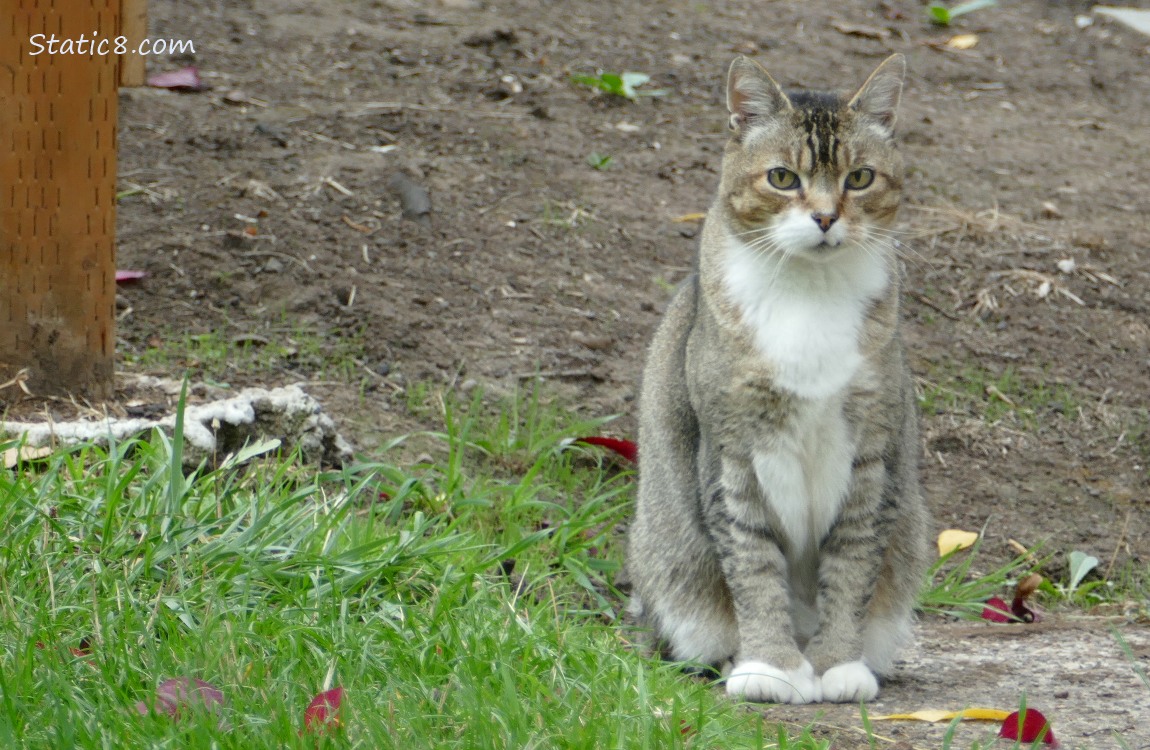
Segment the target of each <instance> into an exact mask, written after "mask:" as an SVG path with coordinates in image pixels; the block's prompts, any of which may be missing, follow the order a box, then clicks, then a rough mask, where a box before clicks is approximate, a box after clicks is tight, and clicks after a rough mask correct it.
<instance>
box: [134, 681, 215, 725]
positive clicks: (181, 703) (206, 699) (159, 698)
mask: <svg viewBox="0 0 1150 750" xmlns="http://www.w3.org/2000/svg"><path fill="white" fill-rule="evenodd" d="M224 704H225V701H224V694H223V693H222V692H220V690H219V688H217V687H216V686H214V685H212V684H211V683H210V682H204V681H203V680H199V679H194V678H191V677H173V678H172V679H168V680H164V681H163V682H161V683H160V686H159V687H158V688H156V701H155V704H154V705H153V706H152V708H149V707H148V704H147V703H145V702H144V701H139V702H138V703H136V711H137V712H138V713H139V714H140V715H141V716H147V715H148V714H150V713H151V712H152V709H153V708H154V709H155V711H156V712H157V713H164V714H167V715H168V716H170V717H172V718H173V719H177V720H178V719H179V718H180V712H181V711H182V710H184V709H186V708H191V709H198V708H202V709H206V710H207V711H210V712H212V713H215V712H216V711H217V710H219V709H220V708H222V707H223V706H224Z"/></svg>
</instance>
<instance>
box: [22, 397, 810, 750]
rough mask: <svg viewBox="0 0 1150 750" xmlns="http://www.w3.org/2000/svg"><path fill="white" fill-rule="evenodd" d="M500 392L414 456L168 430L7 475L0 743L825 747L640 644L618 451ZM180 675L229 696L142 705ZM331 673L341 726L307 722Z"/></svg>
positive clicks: (449, 420) (626, 480)
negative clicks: (605, 452) (208, 452)
mask: <svg viewBox="0 0 1150 750" xmlns="http://www.w3.org/2000/svg"><path fill="white" fill-rule="evenodd" d="M511 406H512V407H513V408H512V409H511V410H507V409H503V408H501V409H498V410H487V409H485V408H484V407H483V406H482V402H481V401H480V400H479V399H476V400H475V401H474V402H472V403H470V404H462V405H451V404H450V403H449V404H448V407H447V408H446V409H445V411H444V414H443V418H444V422H445V430H444V431H443V432H442V433H439V434H437V435H433V436H432V437H434V438H435V439H436V440H438V441H439V450H438V451H437V453H438V457H437V458H435V459H434V460H433V461H431V462H426V463H421V464H417V465H411V466H397V465H392V464H389V463H386V459H387V455H384V456H383V457H382V458H383V460H382V461H379V462H374V463H364V464H361V465H357V466H353V467H349V468H347V469H345V470H341V471H337V472H324V473H317V472H316V471H315V470H314V469H312V468H310V467H306V466H303V465H300V464H299V463H298V462H296V461H294V460H292V459H291V457H286V458H283V459H279V460H271V461H266V462H264V463H255V464H251V465H248V466H241V465H239V463H238V462H233V463H232V464H231V465H228V466H225V467H222V468H220V469H217V470H214V471H209V470H206V469H203V470H200V471H198V472H195V473H193V474H192V475H190V476H185V474H184V473H183V472H182V471H180V470H179V469H178V468H175V467H179V465H180V462H179V454H180V446H181V441H180V437H179V434H178V432H179V431H178V430H177V435H176V436H175V437H171V438H169V437H165V436H163V435H161V434H159V433H156V434H153V435H150V436H148V437H147V438H144V439H140V440H134V441H130V442H125V443H121V444H117V445H114V446H111V447H109V448H98V447H92V446H87V447H81V448H76V449H72V450H67V451H61V452H60V453H57V454H56V455H55V456H53V457H52V458H51V459H49V460H48V461H47V462H46V463H44V464H40V465H36V466H32V467H27V466H26V467H22V468H20V469H18V470H12V471H4V472H3V473H0V524H3V527H4V529H5V539H4V544H3V546H2V547H0V611H2V613H3V616H2V617H0V644H2V647H3V648H2V650H0V744H2V745H3V746H4V747H34V748H71V747H81V748H120V747H205V748H207V747H220V748H232V747H234V748H252V747H285V748H296V747H298V748H304V747H307V748H314V747H317V746H325V747H364V748H388V747H396V748H421V747H426V748H431V747H436V748H438V747H448V748H449V747H461V748H476V747H483V748H524V747H539V748H610V747H628V748H632V747H634V748H645V747H650V748H664V747H666V748H679V747H687V746H691V747H711V746H719V745H721V746H723V747H725V748H743V747H746V748H763V747H789V748H801V749H804V750H811V749H813V748H817V747H826V743H825V742H824V743H820V741H817V740H815V739H814V738H813V737H811V736H810V735H809V734H807V733H792V736H791V737H790V738H788V736H787V734H786V733H785V732H784V733H782V734H780V732H779V730H778V729H777V728H775V727H773V726H770V725H765V724H764V720H763V718H762V717H761V715H760V714H758V713H756V712H750V711H745V710H743V709H741V708H740V707H738V706H737V705H735V704H733V703H731V702H729V701H727V700H726V699H725V698H724V697H723V696H722V695H721V693H720V692H718V691H715V690H714V689H712V687H711V686H710V685H708V684H707V683H705V682H703V681H700V680H697V679H693V678H688V677H685V676H684V675H683V674H682V673H681V672H679V671H678V670H677V669H676V668H674V667H673V666H671V665H666V664H662V663H660V662H658V661H655V660H652V659H650V658H649V657H647V656H645V655H644V653H643V652H642V650H641V649H639V648H636V647H635V646H633V644H632V643H631V638H632V636H633V635H634V633H632V632H631V631H630V630H629V629H628V628H627V627H626V626H625V625H623V624H621V623H620V622H619V612H618V607H619V602H620V597H619V596H618V594H617V593H616V592H614V590H613V589H612V586H611V579H612V576H613V573H614V571H615V570H616V569H617V567H618V560H619V559H620V553H619V549H618V546H619V545H618V534H617V532H616V531H615V526H616V524H617V523H618V522H619V521H620V519H622V518H623V517H624V516H625V515H626V513H627V512H628V508H629V505H630V502H631V493H632V487H633V483H632V478H631V476H630V474H629V473H628V472H623V471H620V470H618V469H617V468H614V467H613V465H611V464H610V463H609V462H608V463H607V464H604V463H603V457H602V456H601V455H600V454H598V453H597V452H595V451H593V450H590V449H581V448H567V447H564V445H563V444H562V442H561V441H562V439H563V438H566V437H571V436H573V435H574V434H576V432H574V431H578V430H581V429H585V428H587V427H594V426H595V424H594V423H587V422H585V423H582V424H577V423H575V424H569V425H568V426H567V428H566V429H564V428H563V427H561V423H562V420H563V413H562V412H561V411H560V410H559V409H557V408H556V407H554V406H551V405H548V404H544V403H542V402H541V400H540V398H539V397H538V396H537V395H524V396H523V397H521V398H519V399H517V400H516V401H515V402H514V403H513V404H512V405H511ZM81 646H83V647H84V648H86V649H88V651H89V652H90V653H83V652H81V653H79V654H77V653H74V652H73V649H78V648H80V647H81ZM185 676H186V677H195V678H199V679H202V680H205V681H207V682H209V683H211V684H212V685H214V686H216V687H218V688H219V689H220V690H221V691H222V692H223V694H224V696H225V698H226V700H227V705H226V708H225V709H223V710H222V712H221V713H220V714H219V715H213V714H211V713H209V712H206V711H199V712H195V711H193V712H190V713H188V712H185V714H184V715H182V716H181V718H180V720H179V721H173V720H172V719H170V718H169V717H167V716H162V715H149V716H141V715H139V714H138V713H137V712H136V710H135V708H134V706H135V704H136V703H137V702H139V701H144V702H146V703H150V702H152V701H153V700H154V695H155V691H156V687H157V685H158V684H159V683H160V682H161V681H163V680H165V679H167V678H171V677H185ZM333 685H341V686H343V687H344V688H345V689H346V691H347V692H346V698H345V706H344V729H343V731H342V733H340V734H339V735H337V736H333V737H322V738H319V739H318V740H317V738H315V737H310V736H308V737H301V736H300V735H299V734H298V732H299V729H300V727H301V726H302V722H303V711H304V707H305V706H306V705H307V703H308V701H309V700H310V699H311V697H312V696H313V695H315V694H316V693H318V692H319V691H321V690H323V689H326V688H328V687H331V686H333ZM794 734H799V736H793V735H794Z"/></svg>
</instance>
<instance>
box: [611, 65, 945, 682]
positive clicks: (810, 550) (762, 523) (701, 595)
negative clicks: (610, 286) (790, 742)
mask: <svg viewBox="0 0 1150 750" xmlns="http://www.w3.org/2000/svg"><path fill="white" fill-rule="evenodd" d="M905 71H906V63H905V61H904V60H903V57H902V56H901V55H894V56H892V57H890V58H889V59H887V60H886V61H885V62H883V63H882V64H881V65H880V66H879V67H878V68H877V69H876V70H875V71H874V73H873V74H872V75H871V76H870V78H868V79H867V81H866V83H864V84H863V86H862V87H861V88H860V89H859V90H858V92H857V93H856V94H854V96H853V97H850V98H846V97H843V96H840V95H838V94H832V93H822V92H810V91H786V92H784V91H783V89H782V88H780V87H779V85H778V84H777V83H775V81H774V80H773V79H772V78H771V77H770V75H768V74H767V72H766V71H765V70H764V69H763V68H762V67H760V66H759V65H758V64H757V63H755V62H754V61H752V60H750V59H749V58H746V57H739V58H737V59H736V60H735V61H734V62H733V63H732V64H731V67H730V70H729V73H728V77H727V108H728V109H729V111H730V127H731V129H732V131H733V134H732V137H731V138H730V140H729V142H728V144H727V146H726V149H725V152H724V155H723V162H722V171H721V176H720V184H719V190H718V195H717V197H716V199H715V201H714V203H713V204H712V207H711V209H710V211H709V212H708V213H707V218H706V222H705V225H704V227H703V231H702V235H701V241H700V246H699V253H698V260H697V267H696V270H695V273H694V274H693V275H692V276H691V277H689V278H688V279H687V280H686V281H685V282H684V283H683V284H682V285H681V286H680V287H679V289H678V291H677V292H676V294H675V296H674V298H673V300H672V301H671V303H670V304H669V306H668V308H667V311H666V313H665V315H664V318H663V320H662V322H661V324H660V326H659V328H658V330H657V332H656V334H655V336H654V339H653V341H652V344H651V347H650V350H649V353H648V356H647V361H646V364H645V367H644V370H643V377H642V387H641V393H640V399H639V423H640V424H639V490H638V500H637V505H636V512H635V518H634V520H633V523H632V528H631V531H630V532H629V540H628V551H627V571H628V575H629V577H630V578H631V581H632V586H633V591H632V600H631V605H630V608H631V611H632V612H633V613H634V614H635V615H636V616H637V617H638V619H639V621H640V622H642V623H644V624H645V625H647V626H648V627H650V628H651V629H652V630H653V632H654V636H655V637H656V639H657V641H658V643H659V644H660V650H661V651H662V653H663V654H664V655H665V656H667V657H669V658H671V659H674V660H678V661H685V662H692V663H694V664H696V665H706V666H708V667H711V668H714V669H716V670H720V671H721V673H722V674H723V675H724V676H725V679H726V689H727V693H728V694H729V695H731V696H733V697H741V698H743V699H746V700H751V701H760V702H775V703H811V702H819V701H828V702H848V701H850V702H857V701H868V700H872V699H874V698H875V696H876V695H877V694H878V689H879V686H878V679H877V677H876V675H884V674H887V673H889V671H890V669H891V667H892V663H893V661H894V657H895V655H896V654H897V651H898V649H899V648H900V647H901V646H902V645H903V643H904V641H905V640H906V639H907V638H908V637H909V635H910V632H911V629H912V623H913V605H914V602H915V597H916V595H917V593H918V590H919V587H920V585H921V584H922V582H923V578H924V571H925V568H926V565H927V563H928V560H929V557H928V553H927V551H928V537H927V533H928V525H929V520H928V515H927V511H926V506H925V504H924V502H923V499H922V496H921V493H920V489H919V478H918V459H919V455H920V452H921V447H920V444H919V436H918V418H919V417H918V403H917V400H916V397H915V392H914V385H913V380H912V378H911V375H910V371H909V369H908V367H907V364H906V359H905V354H904V350H903V346H902V343H901V339H900V336H899V328H898V317H899V278H898V272H897V266H896V263H897V253H896V247H895V245H894V241H893V232H892V230H891V229H890V227H891V225H892V223H893V221H894V218H895V213H896V211H897V209H898V205H899V201H900V192H901V188H902V180H903V163H902V159H901V156H900V155H899V152H898V151H897V149H896V146H895V143H894V125H895V118H896V109H897V107H898V102H899V98H900V96H901V93H902V84H903V78H904V76H905Z"/></svg>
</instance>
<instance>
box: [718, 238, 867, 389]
mask: <svg viewBox="0 0 1150 750" xmlns="http://www.w3.org/2000/svg"><path fill="white" fill-rule="evenodd" d="M723 271H724V282H725V285H726V287H727V291H728V293H729V294H730V296H731V298H732V300H733V301H734V302H735V303H736V304H737V305H738V307H739V309H740V310H741V311H742V319H743V323H744V324H746V325H747V326H748V327H749V328H750V329H751V330H752V332H753V336H754V342H755V347H756V348H757V349H758V350H759V353H760V354H762V355H763V357H765V358H766V359H767V361H769V362H770V363H771V365H772V366H773V369H774V373H775V382H776V384H777V385H778V386H779V387H781V388H783V389H785V390H788V391H790V392H791V393H794V394H795V395H797V396H800V397H802V398H808V399H821V398H826V397H828V396H830V395H831V394H833V393H837V392H838V391H841V390H842V389H843V388H844V387H845V386H846V385H847V383H849V382H850V380H851V378H852V377H853V376H854V374H855V372H856V370H858V367H859V365H860V364H861V363H862V356H861V355H860V353H859V346H858V340H859V331H860V329H861V328H862V324H863V320H864V319H865V316H866V310H867V306H868V305H869V304H870V302H871V301H872V300H873V299H875V298H876V297H878V295H880V294H881V293H882V292H883V290H884V289H885V288H886V286H887V283H888V280H887V265H886V260H885V259H884V258H883V257H881V256H880V255H878V254H876V253H870V252H864V251H862V250H861V249H853V250H852V249H849V248H844V249H842V250H840V251H839V252H837V253H836V257H833V258H829V259H827V260H826V261H824V262H819V261H813V260H810V259H806V258H794V257H787V256H784V255H781V254H778V253H761V252H758V251H756V250H754V249H752V248H750V247H747V246H746V245H745V244H743V243H742V242H740V241H738V240H736V239H733V238H731V239H728V241H727V253H726V256H725V264H724V269H723Z"/></svg>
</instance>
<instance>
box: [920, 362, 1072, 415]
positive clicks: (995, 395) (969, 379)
mask: <svg viewBox="0 0 1150 750" xmlns="http://www.w3.org/2000/svg"><path fill="white" fill-rule="evenodd" d="M919 403H920V405H921V406H922V411H923V414H924V415H925V416H937V415H940V414H964V415H966V416H969V417H975V418H978V419H981V420H983V421H986V422H989V423H994V422H1002V421H1004V420H1009V421H1011V422H1013V423H1014V424H1016V425H1017V426H1020V427H1023V428H1026V429H1034V428H1035V427H1036V426H1037V425H1038V424H1039V422H1040V421H1042V420H1047V419H1053V418H1060V417H1062V416H1066V417H1070V418H1073V417H1074V416H1075V415H1077V413H1078V407H1079V406H1080V404H1081V403H1082V399H1081V396H1080V395H1079V394H1076V393H1075V391H1074V390H1073V389H1072V388H1070V387H1069V386H1065V385H1061V384H1051V383H1047V382H1046V380H1045V379H1043V378H1039V379H1037V380H1031V379H1028V378H1026V377H1023V376H1022V375H1020V374H1019V373H1018V371H1017V370H1015V369H1014V368H1013V367H1006V368H1004V369H1003V370H1002V371H1001V372H992V371H990V370H988V369H986V368H983V367H979V366H974V365H966V366H963V367H962V368H961V369H957V368H956V369H948V368H945V367H941V368H936V370H935V371H934V372H931V373H930V375H929V376H928V378H927V381H926V383H925V384H924V386H923V389H922V396H921V398H920V400H919Z"/></svg>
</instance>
